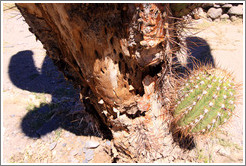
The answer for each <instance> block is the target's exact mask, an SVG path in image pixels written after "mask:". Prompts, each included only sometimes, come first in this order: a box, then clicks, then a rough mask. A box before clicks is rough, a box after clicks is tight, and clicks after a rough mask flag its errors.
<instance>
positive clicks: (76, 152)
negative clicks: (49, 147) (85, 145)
mask: <svg viewBox="0 0 246 166" xmlns="http://www.w3.org/2000/svg"><path fill="white" fill-rule="evenodd" d="M77 154H78V151H76V150H72V151H71V152H70V155H71V156H76V155H77Z"/></svg>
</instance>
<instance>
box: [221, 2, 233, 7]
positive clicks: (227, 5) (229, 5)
mask: <svg viewBox="0 0 246 166" xmlns="http://www.w3.org/2000/svg"><path fill="white" fill-rule="evenodd" d="M231 7H232V4H229V3H226V4H224V5H223V6H222V8H231Z"/></svg>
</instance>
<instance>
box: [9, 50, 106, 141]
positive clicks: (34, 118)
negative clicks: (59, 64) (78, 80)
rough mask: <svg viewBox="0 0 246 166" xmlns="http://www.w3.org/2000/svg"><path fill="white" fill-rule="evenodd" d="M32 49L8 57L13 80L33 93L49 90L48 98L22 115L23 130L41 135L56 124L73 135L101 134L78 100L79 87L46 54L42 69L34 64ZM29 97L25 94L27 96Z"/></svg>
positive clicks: (47, 92)
mask: <svg viewBox="0 0 246 166" xmlns="http://www.w3.org/2000/svg"><path fill="white" fill-rule="evenodd" d="M33 56H34V53H33V52H32V51H31V50H24V51H20V52H18V53H17V54H15V55H13V56H12V57H11V59H10V63H9V68H8V74H9V77H10V80H11V81H12V83H13V84H14V85H15V86H16V87H17V88H20V89H22V90H27V91H29V92H33V95H34V96H36V97H39V96H40V95H41V96H42V95H43V96H44V94H50V95H51V96H52V101H51V102H49V103H48V102H46V98H45V100H44V102H41V104H40V105H39V106H34V105H32V103H30V105H31V107H30V108H28V109H27V110H28V112H27V113H26V115H25V116H24V117H23V118H22V121H21V125H20V126H21V129H22V132H23V133H24V134H25V135H26V136H28V137H30V138H34V139H37V138H40V137H42V136H45V135H46V134H48V133H51V132H52V131H55V130H57V129H59V128H62V129H65V130H67V131H69V132H71V133H73V134H75V135H78V136H80V135H83V136H96V137H101V136H102V135H100V131H99V130H100V129H99V130H97V127H96V123H95V121H94V120H93V117H92V115H91V114H89V112H93V110H89V109H88V108H87V107H86V106H85V105H83V103H81V101H80V97H79V90H78V89H76V88H75V87H73V85H72V83H70V82H68V81H66V80H65V78H64V76H63V74H62V73H61V72H60V71H58V70H57V68H56V67H55V66H54V64H53V61H52V60H51V59H50V58H49V57H48V56H46V57H45V58H44V60H43V63H42V67H41V69H39V68H37V67H36V66H35V61H34V58H33ZM28 98H29V97H28V96H27V99H28Z"/></svg>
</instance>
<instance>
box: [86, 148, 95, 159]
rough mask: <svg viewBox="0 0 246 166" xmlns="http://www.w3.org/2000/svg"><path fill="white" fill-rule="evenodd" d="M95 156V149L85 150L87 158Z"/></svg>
mask: <svg viewBox="0 0 246 166" xmlns="http://www.w3.org/2000/svg"><path fill="white" fill-rule="evenodd" d="M93 157H94V151H93V150H91V149H88V150H87V151H86V152H85V159H87V160H88V161H90V160H92V159H93Z"/></svg>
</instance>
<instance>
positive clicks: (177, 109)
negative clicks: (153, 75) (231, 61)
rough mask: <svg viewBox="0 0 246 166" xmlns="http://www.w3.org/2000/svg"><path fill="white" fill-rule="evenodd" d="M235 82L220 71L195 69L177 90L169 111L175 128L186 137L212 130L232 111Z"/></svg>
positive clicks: (228, 116)
mask: <svg viewBox="0 0 246 166" xmlns="http://www.w3.org/2000/svg"><path fill="white" fill-rule="evenodd" d="M235 93H236V90H235V83H234V82H233V78H232V77H231V75H230V74H228V73H227V72H225V71H224V70H221V69H210V70H205V69H198V70H197V71H195V73H193V74H191V75H190V76H189V78H188V80H187V82H186V83H184V85H183V86H182V88H181V89H180V90H179V91H178V96H179V99H178V100H177V103H176V105H175V106H174V109H173V111H172V113H173V116H174V121H173V124H174V126H175V127H174V128H175V130H177V131H181V132H182V133H184V134H185V135H189V134H190V135H196V134H205V133H208V132H212V131H214V129H216V128H218V127H219V126H220V125H222V124H224V123H225V122H226V121H228V119H229V118H230V117H231V115H232V113H233V110H234V109H235V99H236V97H235Z"/></svg>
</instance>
